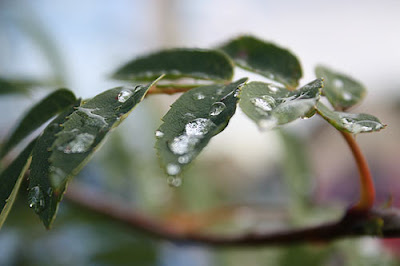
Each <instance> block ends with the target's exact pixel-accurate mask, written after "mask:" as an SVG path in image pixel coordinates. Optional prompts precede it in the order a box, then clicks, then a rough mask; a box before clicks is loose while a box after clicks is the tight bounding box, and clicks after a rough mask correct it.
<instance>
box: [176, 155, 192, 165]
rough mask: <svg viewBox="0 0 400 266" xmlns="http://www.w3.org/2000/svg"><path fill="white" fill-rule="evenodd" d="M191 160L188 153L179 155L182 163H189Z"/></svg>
mask: <svg viewBox="0 0 400 266" xmlns="http://www.w3.org/2000/svg"><path fill="white" fill-rule="evenodd" d="M189 161H190V156H189V155H188V154H186V155H182V156H179V158H178V162H179V163H180V164H187V163H189Z"/></svg>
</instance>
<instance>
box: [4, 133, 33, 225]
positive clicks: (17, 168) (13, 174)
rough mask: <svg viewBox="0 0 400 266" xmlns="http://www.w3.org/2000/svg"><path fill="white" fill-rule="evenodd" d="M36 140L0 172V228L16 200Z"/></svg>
mask: <svg viewBox="0 0 400 266" xmlns="http://www.w3.org/2000/svg"><path fill="white" fill-rule="evenodd" d="M35 142H36V139H35V140H33V141H32V142H31V143H30V144H29V145H28V146H27V147H26V148H25V149H24V150H23V151H22V152H21V153H20V154H19V155H18V157H17V158H16V159H15V160H14V161H13V162H12V163H11V164H10V165H9V166H8V167H7V168H6V169H5V170H4V171H3V172H2V173H1V174H0V228H1V226H2V225H3V223H4V221H5V220H6V218H7V215H8V213H9V212H10V210H11V207H12V205H13V203H14V201H15V198H16V196H17V193H18V190H19V187H20V185H21V182H22V180H23V177H24V174H25V171H26V169H27V168H28V166H29V162H30V159H29V158H30V156H31V152H32V149H33V147H34V145H35Z"/></svg>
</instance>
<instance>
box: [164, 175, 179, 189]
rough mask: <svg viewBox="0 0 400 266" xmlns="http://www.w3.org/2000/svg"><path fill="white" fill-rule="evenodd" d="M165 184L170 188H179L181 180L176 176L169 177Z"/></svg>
mask: <svg viewBox="0 0 400 266" xmlns="http://www.w3.org/2000/svg"><path fill="white" fill-rule="evenodd" d="M167 183H168V185H170V186H171V187H179V186H180V185H182V178H180V177H177V176H169V177H168V178H167Z"/></svg>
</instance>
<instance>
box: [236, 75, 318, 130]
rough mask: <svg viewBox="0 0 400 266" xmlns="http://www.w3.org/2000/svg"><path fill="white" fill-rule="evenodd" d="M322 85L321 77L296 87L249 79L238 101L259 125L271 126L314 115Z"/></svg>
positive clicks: (267, 127) (263, 126)
mask: <svg viewBox="0 0 400 266" xmlns="http://www.w3.org/2000/svg"><path fill="white" fill-rule="evenodd" d="M322 87H323V82H322V80H321V79H316V80H314V81H312V82H310V83H309V84H307V85H305V86H303V87H302V88H301V89H299V90H296V91H288V90H286V89H284V88H279V87H276V86H273V85H271V84H267V83H263V82H250V83H248V84H246V85H245V86H244V87H243V89H242V92H241V95H240V102H239V105H240V108H241V109H242V110H243V112H244V113H245V114H246V115H247V116H248V117H249V118H250V119H252V120H253V121H254V122H256V124H257V125H258V126H259V127H260V129H271V128H274V127H276V126H279V125H283V124H286V123H289V122H291V121H293V120H295V119H298V118H302V117H309V116H310V115H312V112H313V111H314V108H315V105H316V103H317V102H318V100H319V98H320V93H321V88H322Z"/></svg>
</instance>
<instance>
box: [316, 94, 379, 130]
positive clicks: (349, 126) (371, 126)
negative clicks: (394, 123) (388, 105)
mask: <svg viewBox="0 0 400 266" xmlns="http://www.w3.org/2000/svg"><path fill="white" fill-rule="evenodd" d="M317 110H318V113H319V114H320V115H321V116H322V117H323V118H324V119H325V120H326V121H328V122H329V123H330V124H331V125H332V126H334V127H335V128H337V129H338V130H340V131H344V132H349V133H353V134H358V133H366V132H373V131H379V130H381V129H383V128H385V125H384V124H382V123H381V121H379V119H378V118H376V117H375V116H373V115H369V114H350V113H345V112H337V111H332V110H330V109H329V108H328V107H326V106H325V105H324V104H322V103H320V102H319V103H318V104H317Z"/></svg>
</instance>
